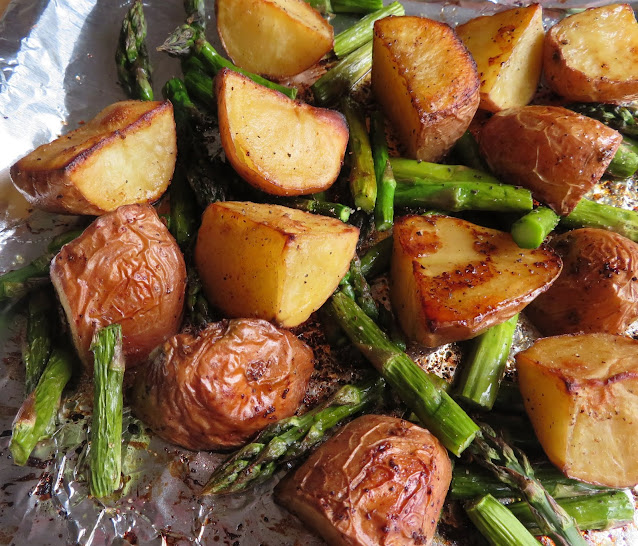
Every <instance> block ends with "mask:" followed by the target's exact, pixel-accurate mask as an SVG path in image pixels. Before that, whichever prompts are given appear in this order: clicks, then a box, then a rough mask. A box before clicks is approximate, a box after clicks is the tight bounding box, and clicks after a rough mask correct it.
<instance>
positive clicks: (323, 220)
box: [195, 201, 359, 328]
mask: <svg viewBox="0 0 638 546" xmlns="http://www.w3.org/2000/svg"><path fill="white" fill-rule="evenodd" d="M358 237H359V230H358V229H357V228H356V227H354V226H351V225H348V224H344V223H343V222H341V221H339V220H335V219H334V218H328V217H326V216H317V215H313V214H310V213H307V212H302V211H299V210H294V209H289V208H287V207H281V206H278V205H264V204H256V203H243V202H231V201H226V202H223V203H222V202H218V203H213V204H211V205H209V206H208V208H207V209H206V211H205V212H204V216H203V218H202V225H201V227H200V229H199V233H198V235H197V245H196V247H195V265H196V267H197V270H198V271H199V275H200V277H201V279H202V284H203V285H204V291H205V292H206V295H207V296H208V299H209V301H210V302H211V303H212V304H213V305H215V306H217V307H219V308H220V309H221V310H222V311H223V312H224V313H225V314H226V315H227V316H230V317H256V318H262V319H265V320H270V321H274V322H275V323H277V324H279V325H280V326H284V327H287V328H289V327H293V326H297V325H299V324H301V323H302V322H304V321H305V320H307V319H308V317H309V316H310V314H311V313H312V312H314V311H316V310H317V309H319V307H321V306H322V305H323V303H324V302H325V301H326V300H327V299H328V298H329V297H330V295H331V294H332V293H333V292H334V290H335V289H336V288H337V286H338V284H339V281H340V280H341V279H342V278H343V276H344V275H345V274H346V272H347V271H348V269H349V267H350V261H351V260H352V258H353V256H354V252H355V249H356V246H357V240H358Z"/></svg>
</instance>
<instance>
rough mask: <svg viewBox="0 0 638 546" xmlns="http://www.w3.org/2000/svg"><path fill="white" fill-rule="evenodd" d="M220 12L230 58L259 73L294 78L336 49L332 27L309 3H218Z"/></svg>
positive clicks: (250, 0)
mask: <svg viewBox="0 0 638 546" xmlns="http://www.w3.org/2000/svg"><path fill="white" fill-rule="evenodd" d="M215 13H216V15H217V31H218V32H219V37H220V38H221V41H222V44H223V45H224V49H226V52H227V53H228V55H229V56H230V58H231V59H232V60H233V62H234V63H235V64H236V65H237V66H240V67H241V68H244V69H246V70H250V71H251V72H255V73H257V74H263V75H265V76H269V77H275V78H284V77H287V76H294V75H295V74H299V73H300V72H303V71H304V70H306V69H307V68H310V67H311V66H312V65H314V64H315V63H316V62H317V61H318V60H319V59H321V57H323V56H324V55H325V54H326V53H328V52H329V51H330V50H331V49H332V43H333V30H332V25H331V24H330V23H328V21H326V20H325V19H324V18H323V17H321V15H320V14H319V13H318V12H317V11H316V10H314V9H313V8H311V7H310V5H309V4H307V3H306V2H304V1H303V0H217V1H216V2H215Z"/></svg>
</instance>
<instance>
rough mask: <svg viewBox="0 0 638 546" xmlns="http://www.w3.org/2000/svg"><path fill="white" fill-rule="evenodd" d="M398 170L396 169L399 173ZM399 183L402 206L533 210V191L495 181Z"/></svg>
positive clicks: (396, 200)
mask: <svg viewBox="0 0 638 546" xmlns="http://www.w3.org/2000/svg"><path fill="white" fill-rule="evenodd" d="M395 174H396V173H395ZM415 182H416V183H412V184H402V183H398V184H397V187H396V190H395V194H394V204H395V206H398V207H435V208H439V209H442V210H448V211H452V212H458V211H462V210H484V211H495V212H527V211H530V210H532V207H533V203H534V202H533V200H532V194H531V192H530V191H529V190H527V189H525V188H517V187H515V186H508V185H507V184H493V183H491V182H435V183H431V182H427V181H423V180H419V179H416V180H415Z"/></svg>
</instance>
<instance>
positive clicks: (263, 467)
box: [202, 376, 385, 495]
mask: <svg viewBox="0 0 638 546" xmlns="http://www.w3.org/2000/svg"><path fill="white" fill-rule="evenodd" d="M384 387H385V382H384V381H383V379H381V378H380V377H378V376H377V377H371V378H369V379H366V380H364V381H361V382H360V383H357V384H354V385H345V386H343V387H341V388H340V389H339V390H338V391H337V392H336V393H335V394H334V395H333V396H332V397H331V398H330V399H329V400H328V401H327V402H326V403H325V404H324V405H322V406H320V407H318V408H315V409H313V410H311V411H309V412H308V413H306V414H304V415H302V416H300V417H289V418H288V419H282V420H281V421H279V422H277V423H274V424H273V425H271V426H269V427H268V428H266V429H264V430H263V431H262V433H261V434H260V435H259V436H258V437H257V438H256V440H255V441H254V442H252V443H250V444H248V445H246V446H244V447H243V448H242V449H240V450H239V451H238V452H237V453H235V454H234V455H232V456H231V457H230V458H229V459H228V460H227V461H226V462H225V463H224V464H222V465H221V466H220V467H219V468H217V469H216V470H215V472H213V475H212V476H211V477H210V479H209V480H208V483H207V484H206V485H205V486H204V489H203V490H202V495H211V494H218V493H234V492H237V491H242V490H244V489H247V488H248V487H252V486H253V485H256V484H258V483H260V482H263V481H265V480H267V479H268V478H270V476H272V474H273V473H274V472H275V471H276V470H277V469H278V468H280V467H281V466H282V464H283V463H284V462H286V461H289V460H291V459H294V458H298V457H300V456H301V455H303V454H305V453H307V452H308V451H309V450H310V449H312V447H314V446H315V445H316V444H317V443H319V442H320V441H322V440H323V439H324V438H325V435H326V434H325V433H326V432H327V431H328V430H329V429H331V428H333V427H335V426H337V425H338V424H341V423H342V422H343V421H344V420H345V419H347V418H348V417H351V416H353V415H355V414H357V413H360V412H362V411H364V410H367V409H369V408H370V407H372V406H373V405H374V404H376V403H378V402H379V401H380V400H381V399H382V397H383V392H384Z"/></svg>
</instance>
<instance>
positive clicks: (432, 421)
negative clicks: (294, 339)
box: [330, 292, 479, 456]
mask: <svg viewBox="0 0 638 546" xmlns="http://www.w3.org/2000/svg"><path fill="white" fill-rule="evenodd" d="M330 306H331V308H332V310H333V312H334V315H335V318H336V319H337V321H338V322H339V324H340V326H341V327H342V328H343V330H344V331H345V333H346V335H347V336H348V337H349V338H350V341H351V342H352V343H353V344H354V345H355V346H356V347H357V348H358V349H359V350H360V351H361V352H362V353H363V354H364V356H365V357H366V358H367V359H368V360H369V361H370V362H371V364H372V365H373V366H374V367H375V368H376V369H377V371H379V373H381V375H382V376H383V377H384V378H385V379H386V381H388V383H389V384H390V385H391V386H392V388H393V389H394V390H395V391H396V392H397V393H398V395H399V396H400V397H401V399H402V400H403V401H404V402H405V403H406V404H407V406H408V407H409V408H410V409H411V410H412V411H413V412H414V413H415V414H416V415H417V417H418V418H419V419H420V420H421V422H422V423H423V424H424V425H425V426H426V427H427V428H428V429H429V430H430V431H431V432H432V433H433V434H434V435H435V436H436V437H437V438H438V439H439V440H440V441H441V442H442V443H443V445H444V446H445V447H446V448H447V449H449V450H450V451H451V452H452V453H454V454H455V455H457V456H458V455H460V454H461V453H462V452H463V450H464V449H465V448H466V447H467V446H468V445H469V444H470V443H471V442H472V440H473V439H474V437H475V436H476V434H477V432H478V430H479V428H478V426H477V425H476V424H475V423H474V422H473V421H472V420H471V419H470V418H469V417H468V415H467V414H466V413H465V412H464V411H463V410H462V409H461V408H460V407H459V405H458V404H457V403H456V402H455V401H454V400H452V398H450V396H449V395H448V394H447V393H445V392H444V391H442V390H441V389H439V388H438V387H437V386H436V385H435V383H434V382H433V380H432V379H431V378H430V376H429V375H428V374H427V373H426V372H425V371H423V370H422V369H421V368H419V366H417V365H416V364H415V363H414V361H413V360H412V359H411V358H410V357H409V356H408V355H406V354H405V353H404V352H403V351H401V350H399V349H398V348H397V347H396V345H394V344H393V343H392V342H391V341H390V340H389V339H388V338H387V336H386V335H385V334H384V333H383V332H382V331H381V330H380V329H379V327H378V326H377V325H376V324H375V323H374V321H373V320H372V319H371V318H370V317H368V316H367V315H366V314H365V313H364V312H363V311H362V310H361V308H360V307H359V306H358V305H357V304H356V303H355V302H354V301H353V300H351V299H350V298H348V297H347V296H345V295H344V294H342V293H340V292H337V293H335V294H334V295H333V296H332V298H331V300H330Z"/></svg>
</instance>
